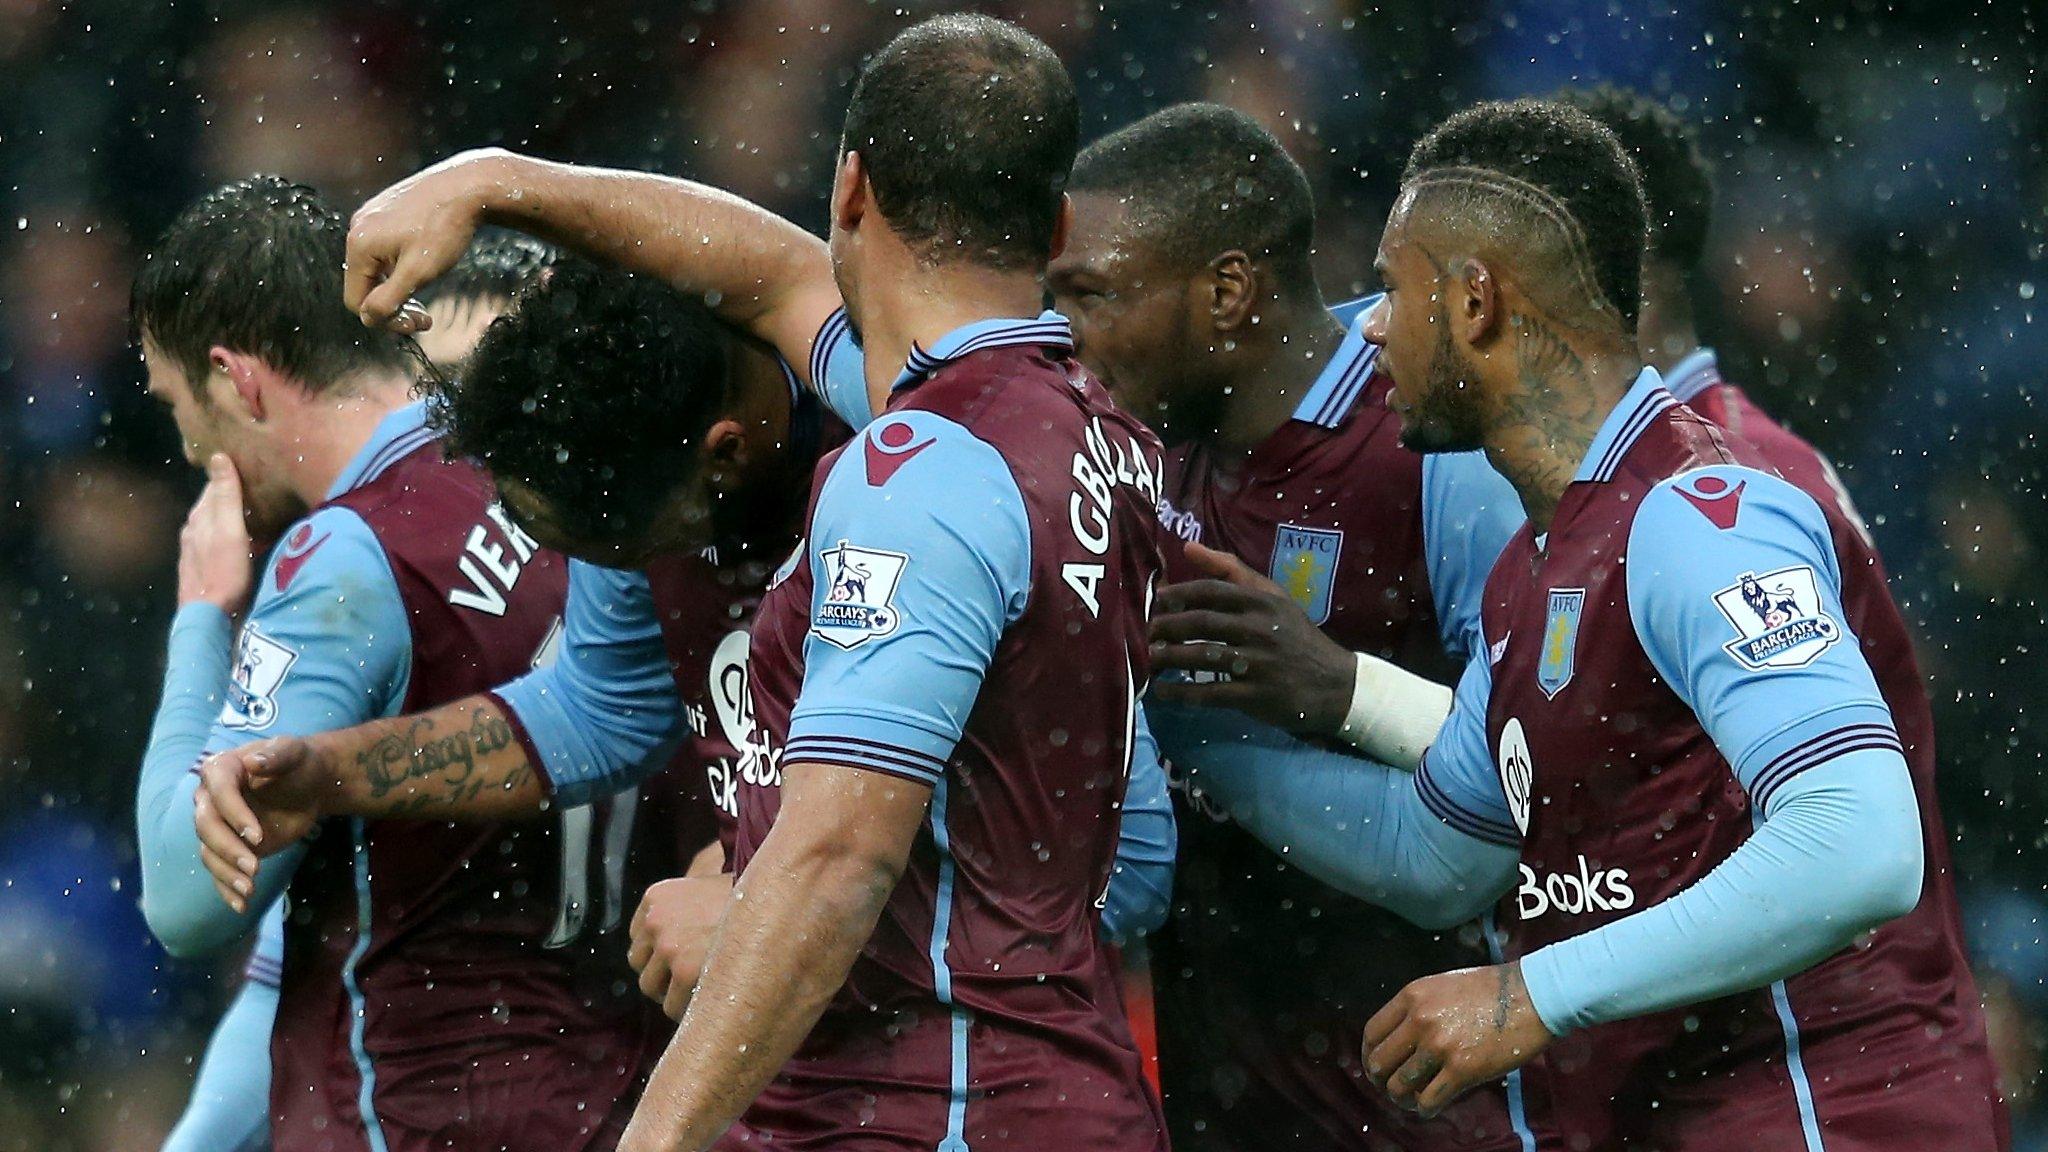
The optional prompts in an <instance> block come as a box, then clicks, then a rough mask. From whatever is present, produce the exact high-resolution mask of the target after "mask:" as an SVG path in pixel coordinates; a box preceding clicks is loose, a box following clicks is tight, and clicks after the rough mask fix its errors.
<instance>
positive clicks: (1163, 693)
mask: <svg viewBox="0 0 2048 1152" xmlns="http://www.w3.org/2000/svg"><path fill="white" fill-rule="evenodd" d="M1145 699H1146V700H1156V701H1158V702H1159V703H1161V704H1185V705H1190V706H1193V707H1197V708H1235V709H1237V710H1238V711H1240V712H1250V711H1251V710H1252V709H1254V708H1255V707H1257V705H1258V704H1259V702H1260V700H1261V696H1260V694H1259V690H1258V689H1257V688H1256V687H1255V686H1253V685H1250V684H1244V683H1240V682H1238V681H1234V680H1210V681H1205V682H1201V683H1197V682H1195V681H1192V680H1154V681H1153V682H1152V686H1151V687H1150V688H1148V689H1146V690H1145Z"/></svg>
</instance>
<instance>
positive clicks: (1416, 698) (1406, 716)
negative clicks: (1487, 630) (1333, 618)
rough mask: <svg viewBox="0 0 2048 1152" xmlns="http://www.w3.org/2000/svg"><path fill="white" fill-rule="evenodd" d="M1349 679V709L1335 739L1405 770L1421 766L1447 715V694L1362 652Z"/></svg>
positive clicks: (1407, 672) (1435, 683) (1449, 702)
mask: <svg viewBox="0 0 2048 1152" xmlns="http://www.w3.org/2000/svg"><path fill="white" fill-rule="evenodd" d="M1354 655H1356V656H1357V657H1358V671H1357V673H1356V674H1355V675H1354V677H1353V678H1352V681H1351V710H1350V711H1349V712H1347V713H1345V714H1344V724H1343V726H1342V727H1340V728H1338V729H1337V735H1338V737H1340V738H1341V739H1342V740H1344V742H1345V743H1347V744H1350V745H1351V746H1352V747H1353V748H1356V749H1358V750H1359V751H1360V752H1363V753H1365V754H1366V755H1367V756H1370V757H1372V758H1373V759H1375V760H1379V761H1382V762H1383V763H1386V764H1388V765H1390V766H1392V767H1395V768H1399V769H1401V770H1402V771H1403V772H1413V771H1415V770H1416V769H1417V768H1418V767H1420V766H1421V765H1422V754H1423V752H1425V751H1427V750H1428V748H1429V746H1430V745H1431V744H1433V743H1435V741H1436V734H1437V730H1438V729H1440V728H1442V727H1443V726H1444V717H1446V716H1449V715H1450V714H1451V690H1450V689H1449V688H1447V687H1445V686H1444V685H1442V684H1439V683H1437V682H1436V681H1434V680H1427V679H1424V678H1423V677H1421V676H1417V675H1416V674H1415V673H1413V672H1409V671H1407V670H1406V669H1403V668H1398V667H1396V666H1394V665H1392V664H1389V663H1388V662H1386V661H1385V660H1382V659H1380V658H1379V657H1377V656H1368V655H1366V654H1365V653H1363V652H1358V653H1354Z"/></svg>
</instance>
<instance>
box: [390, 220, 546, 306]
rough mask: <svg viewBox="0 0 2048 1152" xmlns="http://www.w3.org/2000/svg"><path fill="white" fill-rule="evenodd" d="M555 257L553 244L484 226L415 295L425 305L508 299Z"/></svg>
mask: <svg viewBox="0 0 2048 1152" xmlns="http://www.w3.org/2000/svg"><path fill="white" fill-rule="evenodd" d="M559 257H560V253H558V252H556V250H555V249H554V248H553V247H551V246H549V245H547V244H544V243H542V242H541V241H539V240H536V239H534V238H533V237H531V236H527V235H524V234H523V233H519V232H512V231H508V230H505V229H499V228H491V229H486V230H484V231H481V232H478V233H477V236H476V239H475V240H473V241H471V242H470V245H469V250H468V251H466V252H464V253H463V254H462V259H460V260H458V261H456V262H455V267H453V268H450V269H449V270H448V273H447V275H445V276H442V277H441V278H440V279H438V280H435V281H434V282H433V283H431V284H428V285H427V286H426V287H424V288H421V289H420V290H419V292H418V293H416V296H417V298H418V300H419V302H420V303H421V304H425V305H428V306H432V305H434V304H438V303H440V302H441V301H443V300H465V301H476V300H511V299H512V298H513V297H515V296H517V295H519V290H520V289H522V288H524V287H526V286H527V285H528V284H531V283H533V281H534V278H535V277H537V276H539V275H540V274H541V272H542V271H544V270H546V268H547V267H548V266H549V265H551V264H553V263H554V262H555V261H556V260H557V259H558V258H559Z"/></svg>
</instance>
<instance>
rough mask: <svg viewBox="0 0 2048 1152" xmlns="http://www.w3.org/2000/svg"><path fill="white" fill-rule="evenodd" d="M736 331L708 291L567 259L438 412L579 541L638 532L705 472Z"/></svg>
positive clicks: (488, 334) (440, 424) (440, 420)
mask: <svg viewBox="0 0 2048 1152" xmlns="http://www.w3.org/2000/svg"><path fill="white" fill-rule="evenodd" d="M728 338H729V337H728V334H727V333H726V330H725V329H724V328H723V327H721V326H720V325H719V323H718V321H717V320H716V319H714V318H713V317H712V315H711V310H710V309H709V308H707V307H706V306H705V304H704V302H703V301H702V300H700V299H697V298H695V297H691V296H685V295H683V294H681V293H679V292H677V291H676V290H675V289H673V288H671V287H669V286H668V285H667V284H664V283H662V282H661V281H659V280H656V279H652V278H650V277H646V276H638V275H635V274H633V273H631V272H624V271H620V270H618V269H614V268H605V267H599V266H598V265H595V264H591V263H588V262H585V261H580V260H568V261H563V262H561V263H558V264H556V265H555V266H554V267H553V268H552V269H550V270H549V272H548V274H547V275H546V276H544V277H542V278H541V279H540V281H539V282H537V283H535V284H533V285H531V286H529V287H528V288H526V289H525V290H524V291H522V292H521V293H520V295H519V297H518V299H517V302H516V304H515V306H514V307H513V309H512V310H511V311H510V312H508V313H506V314H505V315H503V316H501V317H499V318H498V319H497V320H495V321H493V322H492V323H491V326H490V328H489V329H487V330H486V331H485V332H484V336H483V339H482V340H481V341H480V342H479V343H478V344H477V347H476V352H475V353H474V354H473V355H472V356H471V358H470V361H469V363H468V366H467V369H466V370H465V371H464V372H463V373H462V374H461V377H460V378H459V379H457V380H454V381H452V382H450V383H449V384H448V385H447V387H446V388H444V389H443V390H442V391H441V392H440V393H439V394H438V395H437V396H436V398H435V401H434V403H433V404H432V405H431V410H432V421H433V423H434V425H435V427H436V428H438V429H439V430H440V431H441V432H442V433H443V434H445V435H446V437H447V445H448V449H449V450H450V451H452V452H455V453H457V454H460V455H464V456H469V457H472V458H474V459H476V460H477V461H479V462H481V463H482V464H483V465H484V466H485V467H487V468H489V469H490V470H491V472H492V474H493V475H495V476H497V477H499V478H500V479H504V480H513V481H516V482H518V483H519V484H520V485H522V486H523V487H525V488H527V489H529V490H531V491H532V492H533V493H534V494H535V495H536V496H538V497H539V498H540V499H541V500H542V501H544V502H545V503H546V505H547V508H548V512H549V517H550V519H551V520H553V521H554V522H555V523H556V524H559V525H560V526H561V527H562V528H563V529H564V530H565V531H567V532H570V533H572V534H574V535H575V536H576V537H577V538H578V539H580V540H587V541H591V542H594V543H596V542H603V543H615V542H621V541H626V540H630V539H632V538H634V537H635V536H636V535H637V534H638V533H640V532H641V531H643V530H644V529H645V528H646V527H647V524H648V522H649V521H650V520H651V519H652V518H653V516H654V514H655V512H656V510H657V509H659V508H660V506H661V505H662V503H663V502H664V501H665V500H667V499H668V498H669V497H670V496H671V495H672V494H673V493H674V492H675V491H676V489H677V488H678V487H679V486H680V485H682V484H684V483H686V482H687V481H689V480H690V479H691V478H692V477H693V476H694V475H695V473H696V468H697V453H696V448H697V445H698V444H699V443H700V442H701V440H702V438H703V435H704V432H705V430H706V429H707V428H709V427H710V425H711V422H712V420H713V419H714V418H715V417H716V416H717V415H718V414H719V413H720V412H722V411H723V410H724V409H725V407H726V405H727V403H728V400H729V397H730V395H731V388H732V386H731V381H730V378H729V370H730V354H729V349H728V345H727V340H728Z"/></svg>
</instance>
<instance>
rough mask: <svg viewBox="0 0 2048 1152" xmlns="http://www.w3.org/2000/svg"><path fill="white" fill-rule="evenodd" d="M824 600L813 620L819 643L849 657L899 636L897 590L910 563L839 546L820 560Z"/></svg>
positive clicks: (891, 555)
mask: <svg viewBox="0 0 2048 1152" xmlns="http://www.w3.org/2000/svg"><path fill="white" fill-rule="evenodd" d="M818 559H819V560H820V561H821V562H822V565H823V569H824V570H823V571H822V572H821V573H819V576H820V581H819V582H820V583H821V584H822V585H823V587H824V594H823V595H822V596H820V597H819V599H818V606H817V611H816V612H814V613H813V614H812V617H811V632H812V634H813V635H815V636H817V637H818V639H820V640H823V641H824V642H826V643H827V644H831V645H833V646H835V647H839V648H844V649H847V650H849V651H851V650H852V649H855V648H858V647H860V646H861V645H863V644H865V643H867V642H868V641H870V640H878V639H880V638H881V637H884V636H887V635H889V634H890V633H891V632H894V631H896V626H897V625H898V624H899V623H901V622H902V615H901V614H900V613H899V612H897V611H896V607H895V601H896V587H897V585H899V584H901V583H902V582H903V570H904V568H906V567H907V566H909V564H910V557H908V556H905V555H904V554H903V553H901V552H884V551H882V550H880V549H878V548H856V547H854V546H853V545H851V544H848V543H847V542H846V541H844V540H841V541H840V542H839V543H838V545H837V546H835V547H832V548H828V549H826V550H825V551H823V552H821V553H819V554H818Z"/></svg>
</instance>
